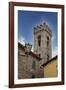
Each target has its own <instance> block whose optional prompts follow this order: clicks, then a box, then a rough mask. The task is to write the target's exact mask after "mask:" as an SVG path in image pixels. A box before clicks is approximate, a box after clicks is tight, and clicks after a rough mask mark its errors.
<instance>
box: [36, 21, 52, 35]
mask: <svg viewBox="0 0 66 90" xmlns="http://www.w3.org/2000/svg"><path fill="white" fill-rule="evenodd" d="M43 30H44V31H47V32H48V33H49V34H50V35H51V36H52V31H51V29H50V28H49V26H48V24H47V23H46V22H44V23H43V24H40V25H37V26H36V27H34V34H35V33H37V32H39V31H43Z"/></svg>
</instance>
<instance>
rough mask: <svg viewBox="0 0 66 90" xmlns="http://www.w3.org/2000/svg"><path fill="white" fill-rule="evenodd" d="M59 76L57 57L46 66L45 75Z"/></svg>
mask: <svg viewBox="0 0 66 90" xmlns="http://www.w3.org/2000/svg"><path fill="white" fill-rule="evenodd" d="M56 76H57V59H56V60H53V61H51V62H50V63H48V64H47V65H46V66H44V77H45V78H46V77H56Z"/></svg>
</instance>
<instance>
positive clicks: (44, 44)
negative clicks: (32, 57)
mask: <svg viewBox="0 0 66 90" xmlns="http://www.w3.org/2000/svg"><path fill="white" fill-rule="evenodd" d="M51 38H52V32H51V30H50V28H49V26H48V25H47V24H46V23H45V22H44V23H43V24H41V25H39V26H37V27H34V53H35V54H37V55H38V56H40V57H41V61H40V64H44V63H46V62H47V61H48V60H50V58H51V57H52V44H51V43H52V42H51Z"/></svg>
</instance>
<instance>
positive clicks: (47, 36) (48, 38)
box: [47, 36, 49, 47]
mask: <svg viewBox="0 0 66 90" xmlns="http://www.w3.org/2000/svg"><path fill="white" fill-rule="evenodd" d="M48 45H49V37H48V36H47V47H48Z"/></svg>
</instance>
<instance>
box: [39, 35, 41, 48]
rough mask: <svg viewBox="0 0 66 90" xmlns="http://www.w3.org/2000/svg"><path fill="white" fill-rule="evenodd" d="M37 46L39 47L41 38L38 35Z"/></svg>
mask: <svg viewBox="0 0 66 90" xmlns="http://www.w3.org/2000/svg"><path fill="white" fill-rule="evenodd" d="M38 46H39V47H40V46H41V36H40V35H39V36H38Z"/></svg>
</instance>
